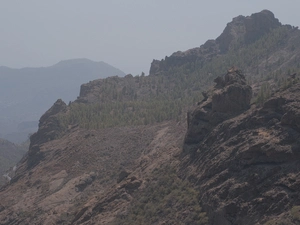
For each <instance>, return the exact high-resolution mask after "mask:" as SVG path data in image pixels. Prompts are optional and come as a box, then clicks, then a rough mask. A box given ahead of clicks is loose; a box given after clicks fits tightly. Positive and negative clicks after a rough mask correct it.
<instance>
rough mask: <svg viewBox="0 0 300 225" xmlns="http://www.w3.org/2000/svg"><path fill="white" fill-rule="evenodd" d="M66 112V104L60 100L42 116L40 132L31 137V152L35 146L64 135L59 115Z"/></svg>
mask: <svg viewBox="0 0 300 225" xmlns="http://www.w3.org/2000/svg"><path fill="white" fill-rule="evenodd" d="M66 111H67V105H66V103H65V102H64V101H62V100H61V99H58V100H57V101H56V102H55V103H54V104H53V106H52V107H51V108H50V109H48V111H47V112H45V113H44V115H42V117H41V118H40V122H39V129H38V131H37V132H36V133H34V134H33V135H31V137H30V147H29V148H30V149H29V152H30V151H31V150H32V149H33V146H34V145H40V144H42V143H45V142H47V141H50V140H53V139H55V138H57V137H59V136H60V135H62V134H63V132H64V131H65V127H63V126H62V125H61V124H60V121H59V118H58V115H59V114H60V113H64V112H66Z"/></svg>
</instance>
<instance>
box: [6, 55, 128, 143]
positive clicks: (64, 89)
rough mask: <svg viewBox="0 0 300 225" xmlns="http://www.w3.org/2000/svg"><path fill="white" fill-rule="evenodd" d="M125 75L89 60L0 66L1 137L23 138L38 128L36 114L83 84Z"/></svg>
mask: <svg viewBox="0 0 300 225" xmlns="http://www.w3.org/2000/svg"><path fill="white" fill-rule="evenodd" d="M116 75H119V76H124V75H125V74H124V73H123V72H122V71H120V70H118V69H116V68H114V67H112V66H110V65H108V64H106V63H104V62H93V61H91V60H88V59H72V60H65V61H61V62H59V63H57V64H55V65H53V66H49V67H41V68H22V69H11V68H8V67H0V79H1V84H0V112H1V116H0V130H1V132H0V137H3V138H6V139H8V140H10V141H13V142H19V143H20V142H22V141H26V140H27V137H28V134H29V133H33V132H35V131H36V130H37V124H38V119H39V117H40V116H41V115H42V114H43V113H44V112H45V111H46V110H47V109H48V108H49V107H50V106H51V105H52V104H53V102H54V101H55V100H56V99H58V98H62V99H64V101H66V102H69V101H73V100H75V99H76V97H77V96H78V94H79V91H78V88H79V87H80V85H81V84H82V83H85V82H88V81H90V80H94V79H99V78H105V77H108V76H116Z"/></svg>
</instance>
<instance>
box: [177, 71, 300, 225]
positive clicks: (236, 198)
mask: <svg viewBox="0 0 300 225" xmlns="http://www.w3.org/2000/svg"><path fill="white" fill-rule="evenodd" d="M226 78H227V84H225V86H223V87H221V91H220V87H219V81H220V79H217V80H216V82H217V84H216V86H215V90H214V92H213V95H212V96H211V97H208V99H207V100H206V101H204V102H203V103H201V104H200V105H199V106H198V107H197V108H196V109H195V110H194V111H193V112H192V113H191V114H190V119H189V121H188V124H189V128H188V132H187V135H186V138H185V146H184V150H185V151H184V152H185V154H187V155H186V156H185V157H184V160H183V161H182V165H181V174H182V176H183V177H186V178H187V179H188V180H190V181H191V182H193V183H194V184H196V185H197V186H198V191H199V193H200V197H199V201H200V202H201V204H202V206H203V207H204V209H205V210H206V212H207V213H208V215H209V217H210V221H211V223H212V224H224V225H226V224H275V221H276V222H277V223H278V224H298V223H299V222H300V221H299V215H300V214H299V208H300V207H299V205H300V202H299V195H300V191H299V190H300V189H299V185H300V177H299V174H300V173H299V172H300V165H299V159H300V152H299V150H300V142H299V140H300V120H299V118H300V117H299V116H300V114H299V113H300V101H299V99H300V83H299V82H297V81H296V80H295V81H294V82H296V84H294V85H292V86H291V87H290V88H288V89H287V90H285V91H282V90H281V91H278V93H275V94H274V95H273V96H272V97H271V98H270V99H269V100H267V101H266V102H265V103H264V105H263V107H261V108H256V107H254V106H253V107H252V109H249V110H248V111H245V109H246V108H245V107H243V105H242V104H239V105H240V106H241V108H240V109H238V108H235V107H233V106H234V105H236V104H237V103H246V104H247V102H248V105H249V101H247V100H246V99H247V96H248V94H247V89H245V88H244V87H243V85H244V84H243V83H244V81H243V80H241V79H240V78H241V76H240V75H239V73H238V72H237V71H233V72H232V71H230V72H228V73H227V75H226V76H225V80H226ZM228 78H229V79H228ZM234 86H235V88H234V89H233V87H234ZM237 88H238V89H239V92H240V94H239V98H240V101H237V100H236V97H237V96H236V94H237V92H232V90H236V89H237ZM243 96H245V97H243ZM243 98H244V99H243ZM218 100H222V101H223V102H224V103H226V104H223V105H222V104H219V102H218ZM216 105H217V107H215V106H216ZM243 109H244V110H243ZM220 114H221V116H220ZM224 114H225V115H224ZM234 114H235V116H232V115H234ZM277 223H276V224H277Z"/></svg>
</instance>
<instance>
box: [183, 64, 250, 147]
mask: <svg viewBox="0 0 300 225" xmlns="http://www.w3.org/2000/svg"><path fill="white" fill-rule="evenodd" d="M215 83H216V85H215V87H214V90H213V94H211V95H210V96H206V98H204V101H202V102H201V103H199V105H198V107H197V108H196V109H195V110H194V111H193V112H189V113H188V131H187V135H186V139H185V143H187V144H197V143H199V142H200V141H202V140H203V139H204V138H205V137H206V136H207V135H208V134H209V133H210V132H211V130H212V129H213V128H214V127H215V126H216V125H217V124H219V123H220V122H223V121H224V120H225V119H228V118H231V117H233V116H236V115H238V114H240V113H242V112H243V111H245V110H247V109H249V107H250V100H251V97H252V89H251V87H250V86H249V85H247V84H246V80H245V76H244V75H243V74H242V72H241V71H240V70H238V69H237V68H231V69H230V70H228V72H227V73H226V74H225V75H224V76H219V77H217V78H216V79H215ZM204 95H207V93H206V94H204Z"/></svg>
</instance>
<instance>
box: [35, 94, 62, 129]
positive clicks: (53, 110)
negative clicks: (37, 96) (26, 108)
mask: <svg viewBox="0 0 300 225" xmlns="http://www.w3.org/2000/svg"><path fill="white" fill-rule="evenodd" d="M66 109H67V105H66V103H65V102H64V101H63V100H61V99H58V100H57V101H56V102H55V103H54V104H53V106H52V107H51V108H50V109H48V110H47V112H45V113H44V115H42V117H41V118H40V122H39V126H41V124H43V123H44V122H45V121H46V120H47V119H48V118H49V117H50V116H52V115H55V114H57V113H59V112H62V111H65V110H66Z"/></svg>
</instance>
